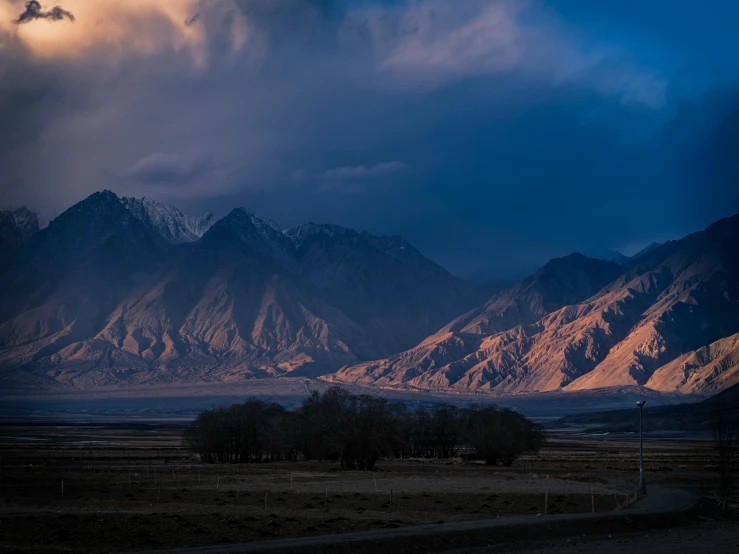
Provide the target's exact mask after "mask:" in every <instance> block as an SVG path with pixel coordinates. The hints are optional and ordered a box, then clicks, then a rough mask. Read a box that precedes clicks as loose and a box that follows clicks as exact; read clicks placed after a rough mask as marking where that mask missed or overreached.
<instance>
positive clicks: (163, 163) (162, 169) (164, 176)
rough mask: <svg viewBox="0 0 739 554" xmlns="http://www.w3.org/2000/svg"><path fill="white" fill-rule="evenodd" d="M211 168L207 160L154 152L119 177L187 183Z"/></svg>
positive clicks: (144, 181) (173, 183)
mask: <svg viewBox="0 0 739 554" xmlns="http://www.w3.org/2000/svg"><path fill="white" fill-rule="evenodd" d="M208 169H209V165H208V162H207V161H206V160H199V159H193V158H192V157H191V156H188V157H184V156H181V155H179V154H163V153H161V152H154V153H152V154H149V155H148V156H145V157H144V158H141V159H140V160H138V161H137V162H136V163H135V164H134V165H133V166H132V167H131V168H130V169H129V170H128V171H126V172H124V173H123V174H121V175H120V176H119V177H120V179H122V180H124V181H132V182H135V183H143V184H147V183H148V184H162V183H164V184H168V185H174V186H177V185H181V184H186V183H189V182H191V181H193V180H194V179H196V178H198V177H200V176H202V175H203V174H205V173H206V172H207V171H208Z"/></svg>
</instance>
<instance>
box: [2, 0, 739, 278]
mask: <svg viewBox="0 0 739 554" xmlns="http://www.w3.org/2000/svg"><path fill="white" fill-rule="evenodd" d="M59 4H60V5H61V7H62V8H63V9H65V10H67V11H69V12H70V13H72V14H74V16H75V20H74V21H71V20H67V19H65V20H62V21H49V20H46V19H38V20H32V21H29V22H26V23H23V24H20V25H19V24H16V23H13V20H14V19H16V18H17V17H18V15H19V14H20V13H21V12H22V11H23V9H24V8H23V2H21V1H20V0H0V45H2V47H3V51H4V52H6V53H7V56H6V61H7V63H6V64H5V68H4V69H3V70H2V71H0V123H2V125H3V127H4V128H5V129H8V130H9V131H8V132H7V133H5V135H4V136H3V137H2V138H0V167H2V168H3V169H4V173H5V178H4V179H3V180H2V181H0V195H1V197H0V203H2V204H5V205H15V204H19V203H26V204H28V205H29V206H31V207H33V208H35V209H37V210H39V211H41V212H42V213H43V214H46V215H47V216H52V215H54V214H55V213H58V212H59V211H61V210H63V209H64V208H66V207H67V206H69V205H70V204H72V203H73V202H75V201H77V200H79V199H81V198H82V197H84V196H85V195H87V194H89V193H91V192H93V191H95V190H99V189H101V188H110V189H112V190H114V191H115V192H117V193H119V194H121V195H134V196H141V195H148V196H151V197H153V198H156V199H158V200H162V201H165V202H170V203H173V204H175V205H177V206H179V207H181V208H182V209H183V210H187V211H191V212H196V211H204V210H212V211H214V212H216V213H217V214H224V213H226V212H227V211H228V210H229V209H230V208H231V207H233V206H235V205H244V206H245V207H247V208H249V209H251V210H253V211H256V212H257V213H262V214H264V215H266V216H268V217H271V218H272V219H274V220H276V221H278V222H279V223H280V224H282V225H283V226H289V225H292V224H295V223H299V222H303V221H309V220H310V221H316V222H331V223H338V224H342V225H347V226H352V227H355V228H360V229H366V230H369V231H371V232H374V233H378V234H401V235H403V236H405V237H406V238H407V239H408V240H410V241H411V242H412V243H413V244H414V245H416V246H417V247H418V248H419V249H421V250H422V251H423V252H424V253H425V254H427V255H429V256H430V257H432V258H433V259H435V260H437V261H439V262H441V263H442V264H444V265H445V266H447V267H448V268H450V269H451V270H452V271H454V272H455V273H458V274H461V275H472V274H478V275H480V274H482V275H488V276H491V277H507V276H515V275H521V274H523V273H526V272H527V271H530V270H532V269H533V268H535V267H537V266H538V265H540V264H541V263H543V262H544V261H546V260H547V259H548V258H551V257H554V256H560V255H564V254H567V253H569V252H572V251H584V252H586V253H587V252H591V253H594V252H598V251H601V250H605V249H620V250H623V251H625V252H627V253H630V252H633V251H635V250H637V249H639V248H640V247H641V246H644V245H646V244H647V243H649V242H651V241H653V240H658V241H662V240H666V239H669V238H676V237H679V236H681V235H683V234H686V233H688V232H691V231H694V230H697V229H699V228H702V227H704V226H706V225H707V224H709V223H710V222H711V221H713V220H715V219H718V218H720V217H724V216H728V215H731V214H733V213H736V212H739V192H737V189H739V187H737V186H736V181H737V177H739V162H737V161H735V158H736V156H735V153H736V151H737V146H738V145H739V88H737V77H739V67H738V65H739V59H738V58H737V57H736V55H735V53H736V52H737V51H738V48H739V39H737V34H736V33H735V29H734V27H735V22H736V21H737V20H738V16H739V4H737V3H736V2H729V1H719V0H708V1H704V2H688V1H662V0H653V1H650V2H637V1H635V0H620V1H615V0H601V1H598V2H589V1H588V2H586V1H582V0H556V1H555V0H550V1H544V0H528V1H517V0H500V1H499V0H486V1H482V0H456V1H453V0H415V1H395V2H390V1H385V2H381V1H373V0H363V1H361V2H360V1H355V2H339V1H320V0H269V1H267V0H241V1H239V0H210V1H208V0H200V1H197V0H193V1H187V0H183V1H179V0H178V1H176V2H175V1H172V2H166V1H162V2H159V1H154V0H135V1H132V2H127V3H122V2H113V1H112V0H111V1H103V2H99V3H89V2H87V1H86V0H67V1H66V2H64V1H63V0H60V1H59ZM186 22H187V23H186Z"/></svg>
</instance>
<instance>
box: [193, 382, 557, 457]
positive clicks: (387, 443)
mask: <svg viewBox="0 0 739 554" xmlns="http://www.w3.org/2000/svg"><path fill="white" fill-rule="evenodd" d="M185 440H186V443H187V444H188V446H189V447H190V448H191V449H192V451H194V452H196V453H197V454H198V455H199V456H200V458H201V460H202V461H203V462H206V463H251V462H261V461H277V460H282V461H297V460H306V459H310V460H335V461H338V462H339V463H340V464H341V467H342V468H344V469H363V470H371V469H373V468H374V466H375V464H376V463H377V460H378V459H380V458H382V457H394V458H400V457H406V458H407V457H424V458H451V457H454V456H455V455H457V454H458V452H459V451H460V449H461V448H463V447H464V448H465V451H466V452H469V453H470V454H471V456H470V457H477V458H480V459H484V460H485V463H487V464H502V465H510V464H512V463H513V462H514V461H515V459H516V458H517V457H518V456H520V455H521V454H523V453H527V452H535V451H538V449H539V448H540V447H541V445H542V443H543V440H544V437H543V434H542V429H541V427H540V426H538V425H536V424H535V423H532V422H531V421H529V420H528V419H526V418H525V417H524V416H522V415H521V414H518V413H516V412H512V411H510V410H498V409H497V408H495V407H491V406H484V407H478V406H473V407H470V408H464V409H460V408H457V407H455V406H451V405H448V404H442V405H436V406H434V407H432V408H430V409H427V408H424V407H419V408H418V409H416V410H409V409H408V407H407V406H406V405H405V404H403V403H401V402H389V401H387V400H385V399H383V398H377V397H374V396H367V395H354V394H350V393H349V392H347V391H346V390H344V389H341V388H339V387H333V388H330V389H328V390H327V391H326V392H324V393H323V394H320V393H318V392H314V393H313V394H312V395H311V396H309V397H308V398H307V399H306V400H305V401H304V402H303V404H302V406H300V408H298V409H297V410H294V411H290V410H287V409H285V408H283V407H282V406H280V405H279V404H274V403H268V402H264V401H261V400H255V399H251V400H248V401H246V402H245V403H244V404H236V405H233V406H231V407H228V408H216V409H213V410H208V411H206V412H203V413H201V414H200V415H199V416H198V417H197V419H196V420H195V421H194V422H193V423H192V425H191V426H190V427H189V428H188V430H187V432H186V434H185Z"/></svg>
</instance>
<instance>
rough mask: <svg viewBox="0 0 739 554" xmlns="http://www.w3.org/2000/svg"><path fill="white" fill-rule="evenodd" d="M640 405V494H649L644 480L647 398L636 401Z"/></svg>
mask: <svg viewBox="0 0 739 554" xmlns="http://www.w3.org/2000/svg"><path fill="white" fill-rule="evenodd" d="M636 405H637V406H639V491H638V492H639V495H640V496H646V495H647V483H646V481H645V480H644V428H643V426H642V421H643V419H644V406H646V405H647V401H646V400H640V401H639V402H637V403H636Z"/></svg>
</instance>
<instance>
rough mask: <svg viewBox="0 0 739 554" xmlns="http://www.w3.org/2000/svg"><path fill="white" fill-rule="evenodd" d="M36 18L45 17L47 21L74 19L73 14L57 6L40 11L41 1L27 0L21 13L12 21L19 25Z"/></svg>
mask: <svg viewBox="0 0 739 554" xmlns="http://www.w3.org/2000/svg"><path fill="white" fill-rule="evenodd" d="M37 19H46V20H47V21H62V20H63V19H68V20H69V21H74V15H72V13H71V12H68V11H67V10H64V9H62V8H61V7H59V6H54V7H53V8H51V9H50V10H49V11H46V12H44V11H41V3H40V2H38V0H29V1H28V2H26V9H25V10H24V11H23V13H21V14H20V15H19V16H18V18H17V19H16V20H15V21H13V23H15V24H17V25H20V24H22V23H29V22H31V21H35V20H37Z"/></svg>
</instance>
